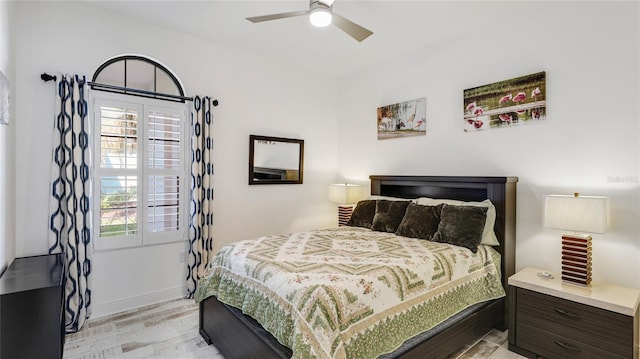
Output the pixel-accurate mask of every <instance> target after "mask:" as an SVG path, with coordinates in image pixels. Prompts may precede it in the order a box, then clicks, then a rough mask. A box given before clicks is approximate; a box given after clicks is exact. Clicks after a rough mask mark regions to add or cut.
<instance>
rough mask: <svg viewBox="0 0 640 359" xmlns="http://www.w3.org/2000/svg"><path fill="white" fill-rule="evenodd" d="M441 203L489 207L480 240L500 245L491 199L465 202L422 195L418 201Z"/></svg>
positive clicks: (421, 203) (425, 204)
mask: <svg viewBox="0 0 640 359" xmlns="http://www.w3.org/2000/svg"><path fill="white" fill-rule="evenodd" d="M440 203H446V204H450V205H453V206H475V207H487V208H488V210H487V220H486V221H485V222H484V230H483V231H482V240H481V241H480V244H485V245H488V246H499V245H500V242H498V237H496V233H495V232H494V231H493V225H494V224H495V223H496V207H495V206H494V205H493V203H491V201H490V200H488V199H485V200H484V201H482V202H465V201H458V200H455V199H436V198H429V197H420V198H418V201H417V204H420V205H423V206H437V205H439V204H440Z"/></svg>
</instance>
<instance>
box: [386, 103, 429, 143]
mask: <svg viewBox="0 0 640 359" xmlns="http://www.w3.org/2000/svg"><path fill="white" fill-rule="evenodd" d="M426 134H427V99H426V98H425V97H422V98H418V99H415V100H410V101H405V102H400V103H396V104H393V105H387V106H382V107H378V139H379V140H385V139H388V138H399V137H410V136H424V135H426Z"/></svg>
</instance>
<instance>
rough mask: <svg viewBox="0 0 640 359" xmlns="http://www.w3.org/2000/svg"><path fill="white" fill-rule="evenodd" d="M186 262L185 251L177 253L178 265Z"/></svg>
mask: <svg viewBox="0 0 640 359" xmlns="http://www.w3.org/2000/svg"><path fill="white" fill-rule="evenodd" d="M186 260H187V253H186V252H185V251H180V252H178V263H184V262H185V261H186Z"/></svg>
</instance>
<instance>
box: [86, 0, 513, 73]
mask: <svg viewBox="0 0 640 359" xmlns="http://www.w3.org/2000/svg"><path fill="white" fill-rule="evenodd" d="M88 3H89V4H91V5H93V6H96V7H99V8H100V9H104V10H108V11H112V12H115V13H118V14H123V15H126V16H131V17H133V18H136V19H139V20H143V21H146V22H150V23H153V24H156V25H158V26H163V27H167V28H170V29H172V30H176V31H179V32H183V33H188V34H191V35H195V36H197V37H201V38H205V39H209V40H211V41H215V42H219V43H223V44H226V45H229V46H233V47H238V48H242V49H244V50H247V51H250V52H254V53H256V54H259V55H261V56H267V57H271V58H274V59H276V60H277V61H281V62H284V63H290V64H292V65H296V66H302V67H304V68H307V69H312V70H315V71H320V72H323V73H326V74H330V75H335V76H342V75H347V74H349V73H352V72H354V71H357V70H359V69H362V68H367V67H371V66H373V65H375V64H377V63H382V62H386V61H389V60H391V59H397V58H402V57H404V56H409V55H410V54H412V53H415V52H417V51H420V50H423V49H425V48H428V47H431V46H436V45H438V44H439V43H442V42H445V41H448V40H450V39H455V38H457V37H461V36H468V35H473V31H474V28H475V27H477V26H497V25H499V24H500V23H501V22H505V21H508V19H505V18H501V17H500V16H501V14H500V11H495V10H497V9H498V6H499V7H500V8H502V7H507V8H508V7H510V6H514V5H516V2H514V1H510V2H502V3H495V2H483V1H466V2H463V1H451V0H449V1H427V0H423V1H365V0H336V1H335V2H334V4H333V11H334V12H335V13H338V14H340V15H342V16H344V17H346V18H348V19H350V20H351V21H353V22H356V23H358V24H359V25H361V26H363V27H365V28H368V29H369V30H371V31H373V33H374V34H373V35H372V36H370V37H369V38H367V39H366V40H364V41H363V42H361V43H359V42H357V41H356V40H354V39H352V38H351V37H350V36H348V35H347V34H345V33H343V32H342V31H341V30H339V29H338V28H336V27H335V26H330V27H327V28H314V27H312V26H311V25H310V24H309V21H308V18H307V17H304V16H303V17H296V18H288V19H280V20H275V21H270V22H263V23H257V24H253V23H251V22H249V21H247V20H246V19H245V17H250V16H258V15H268V14H274V13H280V12H289V11H297V10H307V9H308V7H309V1H308V0H296V1H273V0H271V1H270V0H254V1H238V0H236V1H216V0H209V1H90V2H88ZM520 3H521V2H520ZM487 7H489V8H493V10H492V11H488V10H487Z"/></svg>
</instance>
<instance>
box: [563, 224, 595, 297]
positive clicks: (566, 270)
mask: <svg viewBox="0 0 640 359" xmlns="http://www.w3.org/2000/svg"><path fill="white" fill-rule="evenodd" d="M562 281H563V282H565V283H570V284H575V285H579V286H583V287H587V286H589V285H590V284H591V236H590V235H580V234H565V235H563V236H562Z"/></svg>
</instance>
